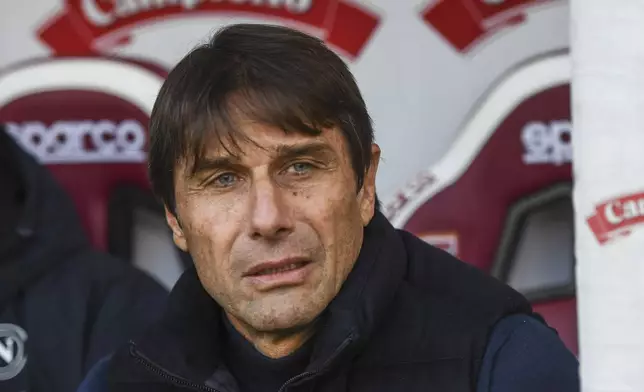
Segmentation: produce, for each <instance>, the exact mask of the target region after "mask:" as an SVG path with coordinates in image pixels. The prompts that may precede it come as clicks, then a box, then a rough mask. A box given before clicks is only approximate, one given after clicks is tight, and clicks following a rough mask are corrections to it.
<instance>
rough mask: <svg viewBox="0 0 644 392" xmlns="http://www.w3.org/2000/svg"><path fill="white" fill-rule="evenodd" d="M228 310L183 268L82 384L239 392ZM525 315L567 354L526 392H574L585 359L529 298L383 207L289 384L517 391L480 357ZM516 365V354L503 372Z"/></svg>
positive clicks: (328, 388) (98, 388)
mask: <svg viewBox="0 0 644 392" xmlns="http://www.w3.org/2000/svg"><path fill="white" fill-rule="evenodd" d="M221 312H222V310H221V308H220V307H219V306H218V305H217V304H216V302H215V301H214V300H213V299H212V298H211V297H210V296H209V295H208V294H207V293H206V291H205V290H204V289H203V288H202V286H201V284H200V282H199V280H198V277H197V275H196V272H195V270H194V269H190V270H188V271H186V272H185V273H184V275H183V276H182V277H181V279H180V280H179V282H178V283H177V285H176V286H175V288H174V289H173V292H172V293H171V295H170V299H169V301H168V307H167V309H166V313H165V315H164V317H163V319H162V321H160V322H159V323H157V324H156V325H155V326H153V327H152V328H151V329H150V330H149V331H147V332H146V334H145V336H142V337H140V338H138V339H135V340H133V341H132V342H131V343H130V344H129V345H126V346H124V347H123V349H121V350H119V351H118V352H117V353H116V354H115V355H114V356H113V357H111V358H109V359H106V360H104V361H102V363H101V365H100V366H97V368H95V370H94V371H93V372H92V374H91V375H90V376H89V377H88V379H86V381H85V382H84V384H83V386H82V387H81V389H80V391H82V392H86V391H87V392H104V391H111V392H116V391H118V392H134V391H136V392H152V391H154V392H180V391H205V392H235V391H237V390H238V387H237V382H236V380H235V379H234V378H233V377H232V376H231V373H230V371H229V370H228V369H227V368H226V364H225V363H223V361H222V357H224V355H223V353H222V344H221V335H222V334H223V333H224V327H225V326H223V325H222V324H223V323H222V321H221V320H222V316H221ZM517 316H518V317H519V318H518V320H519V321H518V323H519V324H521V325H525V326H526V327H528V328H532V330H533V329H534V328H533V327H534V326H535V325H537V329H539V330H540V331H541V332H540V333H541V335H538V334H537V335H534V334H532V335H531V336H545V335H543V334H544V333H545V334H546V335H548V336H547V339H546V341H547V343H546V344H543V342H538V344H537V346H538V347H540V346H548V345H550V346H556V350H558V351H556V350H555V352H557V354H556V355H555V356H559V357H558V358H552V356H550V357H548V355H550V354H546V355H545V358H543V357H544V356H542V355H541V354H539V355H537V356H538V360H539V363H542V365H540V366H541V368H548V363H549V362H553V363H556V364H557V365H559V363H564V364H565V366H562V367H561V368H562V370H561V371H560V372H559V370H555V372H559V373H557V374H554V375H553V374H549V373H548V372H550V370H547V371H546V374H547V375H548V377H541V374H543V372H540V371H539V369H535V370H534V373H529V372H532V369H525V366H523V368H519V369H518V371H519V372H523V373H520V374H519V377H522V375H523V374H525V373H526V372H528V373H529V377H526V378H525V379H524V381H525V382H528V383H532V381H531V379H537V380H538V379H540V378H544V379H546V381H545V383H544V384H541V385H550V386H553V385H554V387H553V388H548V387H546V389H529V390H530V391H533V390H539V391H543V390H548V391H549V392H554V391H575V390H576V386H577V385H578V384H577V376H576V374H575V373H576V360H575V359H574V357H573V356H572V355H571V354H570V353H569V352H568V351H567V350H566V349H565V348H564V347H563V344H561V342H560V340H559V339H558V338H557V337H556V335H555V334H554V333H552V331H550V330H549V329H548V328H546V327H544V326H543V325H542V324H541V322H542V320H540V318H539V317H538V316H536V315H533V314H532V310H531V307H530V305H529V304H528V303H527V301H526V300H525V299H524V298H523V297H522V296H521V295H520V294H518V293H517V292H515V291H514V290H512V289H511V288H509V287H508V286H506V285H504V284H502V283H500V282H499V281H497V280H495V279H493V278H490V277H487V276H486V275H484V274H483V273H482V272H480V271H479V270H477V269H475V268H474V267H471V266H469V265H467V264H465V263H462V262H460V261H459V260H457V259H455V258H453V257H452V256H450V255H449V254H447V253H445V252H443V251H441V250H438V249H436V248H434V247H432V246H430V245H428V244H426V243H425V242H423V241H421V240H420V239H418V238H417V237H415V236H413V235H411V234H409V233H406V232H404V231H400V230H396V229H394V228H393V227H392V226H391V225H390V224H389V222H388V221H387V220H386V219H385V218H384V216H383V215H381V214H380V213H376V215H375V217H374V218H373V220H372V222H371V223H370V224H369V225H368V226H367V227H366V228H365V236H364V243H363V246H362V250H361V252H360V256H359V258H358V260H357V262H356V264H355V267H354V269H353V270H352V272H351V273H350V274H349V277H348V279H347V281H346V282H345V284H344V285H343V287H342V289H341V290H340V293H339V294H338V296H337V297H336V298H335V299H334V300H333V301H332V302H331V304H330V305H329V306H328V308H327V309H326V310H325V312H324V313H323V315H322V320H321V325H320V329H319V331H318V332H317V334H316V336H315V337H314V338H313V339H315V341H314V346H313V349H312V354H311V360H310V363H309V365H308V368H307V369H306V370H305V372H303V373H302V374H300V375H298V376H296V377H294V378H292V379H290V380H289V381H288V382H287V383H286V384H285V385H284V386H283V387H282V388H281V389H280V391H289V392H300V391H301V392H304V391H306V392H314V391H315V392H345V391H350V392H363V391H364V392H367V391H369V392H372V391H392V392H393V391H396V392H398V391H405V392H416V391H418V392H420V391H441V392H442V391H449V392H466V391H475V390H476V391H479V390H485V391H488V390H503V391H506V390H512V389H507V387H506V386H505V385H511V384H512V382H510V384H507V383H506V381H507V379H506V380H505V381H503V382H502V383H503V385H501V386H499V388H497V389H494V388H496V387H492V388H490V387H489V385H493V384H494V381H493V380H488V379H489V378H490V377H493V376H495V373H494V371H493V370H491V368H492V367H493V364H492V362H494V360H495V359H494V358H493V359H492V360H491V361H490V360H488V364H487V365H486V364H485V363H484V361H483V357H484V354H485V352H486V347H487V346H488V340H489V339H488V338H489V336H490V333H491V331H492V330H493V329H494V327H495V325H499V326H500V329H501V330H502V331H501V332H500V334H498V336H500V338H496V339H494V341H493V342H492V344H491V345H493V346H495V349H497V348H498V347H501V346H503V345H504V344H505V341H506V340H507V337H508V336H509V335H511V334H512V333H513V332H514V327H515V326H516V324H517V323H515V322H514V321H513V319H512V318H513V317H517ZM528 319H529V320H532V322H527V321H526V320H528ZM500 320H501V322H499V321H500ZM504 320H509V322H504ZM508 331H511V332H509V333H508ZM524 331H526V329H524ZM544 331H545V332H544ZM517 335H521V333H517ZM524 336H525V334H524ZM532 340H534V339H532ZM525 341H526V342H528V341H530V339H526V340H525ZM553 341H554V344H551V343H552V342H553ZM530 346H531V344H525V345H524V342H523V341H519V342H518V344H514V345H512V347H511V351H512V352H511V353H510V354H511V355H510V356H507V355H506V356H503V358H502V361H505V362H508V361H507V359H508V358H512V359H514V358H515V357H528V358H529V357H530V355H531V352H529V351H528V352H525V351H523V350H525V349H526V348H528V349H529V347H530ZM517 347H518V348H519V349H518V350H517ZM549 352H550V353H552V352H553V351H552V350H550V351H549ZM562 358H563V360H561V359H562ZM514 362H515V361H513V360H511V361H509V365H505V366H506V368H508V366H512V364H513V363H514ZM517 363H521V364H523V362H521V361H517ZM482 366H483V367H485V368H486V370H485V374H484V375H483V376H482V378H483V381H482V383H483V384H485V385H483V386H482V387H480V388H478V389H477V384H479V381H481V380H480V377H479V376H480V375H481V374H482V373H481V372H480V370H481V367H482ZM548 369H549V368H548ZM508 376H509V377H513V376H514V375H508ZM535 385H537V384H535ZM479 386H480V384H479ZM260 389H261V388H260ZM514 390H516V391H518V389H514ZM522 390H523V389H522ZM526 390H527V389H526Z"/></svg>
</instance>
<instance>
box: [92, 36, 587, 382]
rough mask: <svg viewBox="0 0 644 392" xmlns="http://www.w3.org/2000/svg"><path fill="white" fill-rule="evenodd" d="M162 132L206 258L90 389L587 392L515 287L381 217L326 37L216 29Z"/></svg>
mask: <svg viewBox="0 0 644 392" xmlns="http://www.w3.org/2000/svg"><path fill="white" fill-rule="evenodd" d="M392 131H394V132H395V131H396V130H392ZM150 134H151V146H150V178H151V181H152V184H153V187H154V189H155V192H156V193H157V194H158V195H159V196H160V198H161V199H162V200H163V202H164V204H165V206H166V217H167V221H168V224H169V225H170V227H171V228H172V231H173V233H174V241H175V243H176V244H177V245H178V246H179V247H180V248H181V249H183V250H185V251H187V252H189V253H190V254H191V255H192V258H193V260H194V263H195V269H194V270H189V271H188V272H186V273H185V274H184V276H183V277H182V278H181V279H180V281H179V282H178V284H177V286H176V287H175V288H174V290H173V292H172V293H171V295H170V299H169V304H168V308H167V311H166V314H165V315H164V318H163V320H162V321H161V322H160V323H158V324H157V325H156V326H155V327H153V328H152V329H151V330H149V331H148V332H147V333H146V334H145V335H144V336H142V337H140V338H138V339H135V340H134V341H133V342H132V343H131V344H130V345H129V346H128V347H125V348H124V349H123V350H120V351H119V352H118V353H117V354H116V355H115V356H114V357H112V358H111V359H108V360H105V361H104V362H103V364H102V365H101V366H99V367H97V368H96V369H94V374H93V375H92V376H91V377H89V378H88V379H87V380H86V384H85V385H84V388H83V389H82V390H83V391H108V390H109V391H120V392H130V391H137V392H147V391H165V392H171V391H177V392H178V391H184V390H195V391H210V392H213V391H217V392H238V391H241V392H256V391H271V392H277V391H291V392H299V391H324V392H326V391H329V392H330V391H333V392H342V391H352V392H356V391H357V392H360V391H406V392H412V391H481V392H488V391H490V392H509V391H523V392H525V391H548V392H555V391H575V390H577V389H578V381H577V362H576V359H575V358H574V356H573V355H572V354H571V353H570V352H568V351H567V350H566V349H565V348H564V346H563V344H562V343H561V341H560V340H559V339H558V337H557V336H556V334H555V333H554V332H553V331H552V330H550V329H549V328H548V327H546V326H545V325H544V324H543V322H542V321H541V320H540V319H539V317H537V316H535V315H533V314H532V313H531V309H530V306H529V304H528V303H527V302H526V300H525V299H524V298H523V297H522V296H521V295H519V294H518V293H517V292H515V291H513V290H512V289H510V288H509V287H507V286H505V285H504V284H502V283H500V282H498V281H496V280H494V279H492V278H489V277H486V276H485V275H484V274H482V273H480V272H479V271H478V270H476V269H474V268H473V267H470V266H468V265H466V264H464V263H462V262H460V261H458V260H456V259H454V258H453V257H451V256H450V255H448V254H447V253H444V252H442V251H440V250H438V249H436V248H434V247H432V246H430V245H428V244H426V243H424V242H423V241H421V240H419V239H418V238H416V237H414V236H413V235H411V234H408V233H406V232H403V231H398V230H395V229H394V228H393V227H392V226H391V225H390V224H389V222H387V220H386V219H385V218H384V216H383V215H382V214H381V213H380V212H378V207H377V204H378V203H377V200H376V192H375V178H376V171H377V168H378V161H379V158H380V148H379V147H378V145H376V144H374V143H373V129H372V125H371V121H370V118H369V114H368V113H367V110H366V108H365V103H364V101H363V99H362V97H361V94H360V92H359V90H358V87H357V85H356V83H355V81H354V79H353V77H352V75H351V73H350V72H349V70H348V69H347V67H346V66H345V64H344V63H343V62H342V61H341V60H340V59H339V58H338V57H337V56H336V55H335V54H334V53H333V52H331V51H330V50H329V49H327V48H326V47H325V46H324V44H323V43H322V42H321V41H319V40H317V39H315V38H312V37H309V36H307V35H305V34H302V33H299V32H296V31H294V30H290V29H287V28H282V27H272V26H265V25H233V26H230V27H227V28H225V29H223V30H221V31H220V32H219V33H217V34H216V35H215V36H214V37H213V38H212V40H211V41H210V42H209V43H207V44H205V45H203V46H200V47H198V48H196V49H195V50H194V51H192V52H191V53H190V54H188V55H187V56H186V57H185V58H184V59H183V60H182V61H181V62H180V63H179V64H178V65H177V66H176V68H175V69H174V70H173V71H172V72H171V73H170V75H169V77H168V79H167V81H166V82H165V84H164V86H163V88H162V89H161V91H160V94H159V96H158V98H157V102H156V104H155V108H154V110H153V114H152V119H151V130H150Z"/></svg>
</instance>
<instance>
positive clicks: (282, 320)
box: [248, 301, 324, 332]
mask: <svg viewBox="0 0 644 392" xmlns="http://www.w3.org/2000/svg"><path fill="white" fill-rule="evenodd" d="M261 308H262V309H264V312H262V311H259V312H254V314H250V315H249V317H248V321H249V324H250V325H251V326H252V327H253V329H255V330H256V331H260V332H273V331H287V330H297V329H301V328H305V327H307V326H309V325H311V324H312V323H313V322H315V320H316V319H317V318H318V316H319V315H320V314H321V313H322V311H323V310H324V308H322V309H319V311H318V306H315V305H312V304H299V305H295V306H287V305H286V303H285V302H284V301H281V303H279V304H275V306H270V305H268V304H264V305H262V306H261ZM265 309H270V310H269V311H265Z"/></svg>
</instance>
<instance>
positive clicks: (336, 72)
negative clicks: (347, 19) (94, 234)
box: [149, 24, 374, 213]
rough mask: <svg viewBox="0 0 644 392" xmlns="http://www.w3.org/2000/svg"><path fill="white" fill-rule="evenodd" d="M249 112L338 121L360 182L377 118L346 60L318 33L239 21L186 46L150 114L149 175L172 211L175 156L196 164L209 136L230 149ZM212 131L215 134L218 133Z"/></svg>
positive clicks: (282, 121) (320, 125) (286, 124)
mask: <svg viewBox="0 0 644 392" xmlns="http://www.w3.org/2000/svg"><path fill="white" fill-rule="evenodd" d="M239 114H241V115H242V116H243V117H244V118H248V119H251V120H253V121H258V122H261V123H264V124H267V125H272V126H276V127H279V128H280V129H283V130H284V131H285V132H304V133H308V134H312V135H317V134H319V133H320V132H322V129H324V128H329V127H338V128H339V129H340V130H341V131H342V133H343V135H344V137H345V139H346V141H347V144H348V148H349V154H350V156H351V164H352V166H353V169H354V171H355V174H356V182H357V185H358V187H357V189H358V190H359V189H361V188H362V184H363V179H364V174H365V172H366V170H367V169H368V168H369V166H370V162H371V143H372V142H373V140H374V132H373V126H372V122H371V118H370V116H369V113H368V111H367V108H366V105H365V102H364V100H363V98H362V95H361V94H360V90H359V88H358V86H357V84H356V81H355V79H354V77H353V75H352V74H351V72H350V71H349V69H348V68H347V66H346V64H345V63H344V62H343V61H342V59H340V57H338V55H336V54H335V53H334V52H333V51H331V50H330V49H329V48H327V47H326V45H325V44H324V42H322V41H321V40H319V39H317V38H315V37H312V36H309V35H307V34H304V33H302V32H300V31H297V30H294V29H290V28H286V27H280V26H271V25H263V24H235V25H230V26H228V27H225V28H223V29H221V30H219V31H218V32H217V33H216V34H215V35H214V36H213V37H212V38H211V39H210V40H209V42H208V43H206V44H203V45H199V46H198V47H196V48H195V49H193V50H192V51H191V52H190V53H188V54H187V55H186V56H185V57H184V58H183V59H182V60H181V61H180V62H179V63H178V64H177V66H176V67H175V68H174V69H173V70H172V71H171V72H170V74H169V75H168V78H167V79H166V81H165V83H164V84H163V86H162V87H161V90H160V92H159V95H158V97H157V100H156V102H155V104H154V109H153V110H152V116H151V119H150V152H149V176H150V181H151V183H152V188H153V191H154V193H155V194H156V195H157V196H158V197H159V198H160V199H161V201H162V202H163V203H164V204H165V205H166V206H167V207H168V208H169V209H170V210H171V212H172V213H175V207H176V205H175V193H174V192H175V189H174V172H175V167H176V165H177V163H178V162H181V161H182V160H183V162H185V163H186V165H187V168H188V170H191V171H192V170H194V168H195V167H196V166H197V165H196V164H197V163H198V161H199V160H200V159H201V158H203V155H204V153H205V150H206V147H205V146H206V144H207V142H210V141H212V140H216V141H218V142H219V143H220V145H221V146H222V147H223V148H225V149H226V150H228V152H230V153H231V154H233V155H234V154H235V153H238V152H239V144H238V141H239V140H240V138H241V139H243V138H244V137H245V136H244V135H243V134H242V133H241V132H239V130H238V128H237V127H236V124H235V120H236V119H238V117H237V116H238V115H239ZM213 138H214V139H213Z"/></svg>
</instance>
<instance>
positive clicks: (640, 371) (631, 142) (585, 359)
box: [571, 0, 644, 392]
mask: <svg viewBox="0 0 644 392" xmlns="http://www.w3.org/2000/svg"><path fill="white" fill-rule="evenodd" d="M571 20H572V36H571V39H572V57H573V90H572V93H573V95H572V96H573V113H572V114H573V123H574V127H575V132H576V133H575V139H574V143H573V165H574V175H575V188H574V202H575V212H576V218H575V226H576V256H577V288H578V292H577V293H578V309H579V334H580V356H581V376H582V389H583V391H584V392H626V391H628V392H641V391H644V334H643V333H642V326H643V325H644V295H643V294H642V293H643V291H642V288H643V286H644V268H643V264H642V262H643V261H644V227H642V222H644V218H643V217H642V215H644V175H643V173H644V153H643V152H642V147H643V146H644V43H643V42H642V37H644V2H642V1H641V0H621V1H605V0H573V1H572V2H571Z"/></svg>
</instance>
